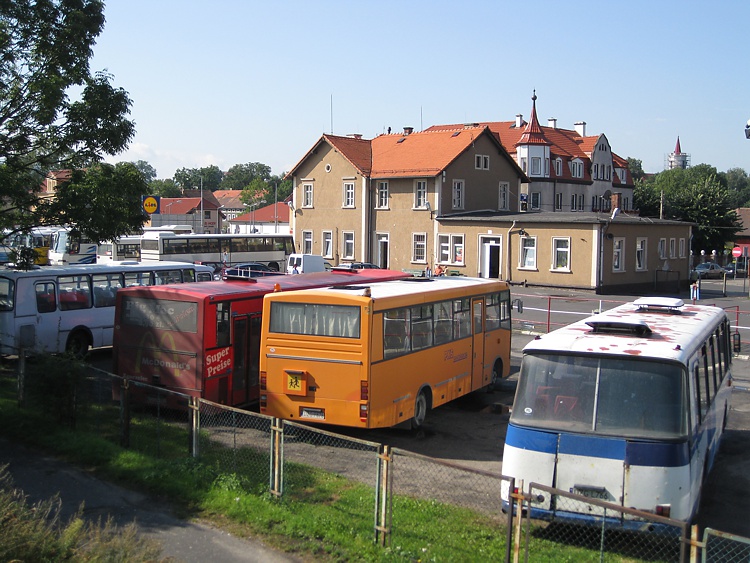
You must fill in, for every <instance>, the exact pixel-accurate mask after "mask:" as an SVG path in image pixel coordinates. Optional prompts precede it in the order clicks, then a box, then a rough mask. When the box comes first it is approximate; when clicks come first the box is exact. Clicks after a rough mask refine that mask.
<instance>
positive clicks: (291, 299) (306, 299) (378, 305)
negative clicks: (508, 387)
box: [260, 276, 511, 428]
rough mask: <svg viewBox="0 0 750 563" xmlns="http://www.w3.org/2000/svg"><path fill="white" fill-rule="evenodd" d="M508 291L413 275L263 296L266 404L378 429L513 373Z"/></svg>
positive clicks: (473, 281) (421, 416)
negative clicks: (383, 280) (377, 281)
mask: <svg viewBox="0 0 750 563" xmlns="http://www.w3.org/2000/svg"><path fill="white" fill-rule="evenodd" d="M510 309H511V302H510V289H509V287H508V284H507V283H506V282H501V281H497V280H489V279H479V278H466V277H458V276H456V277H439V278H409V279H404V280H398V281H389V282H381V283H369V284H356V285H354V284H353V285H349V286H341V287H336V288H325V289H314V290H305V291H289V292H281V293H273V294H268V295H266V297H265V299H264V304H263V320H262V325H263V326H262V334H261V355H260V389H261V390H260V411H261V412H262V413H265V414H268V415H271V416H275V417H278V418H284V419H290V420H299V421H303V422H315V423H325V424H334V425H340V426H354V427H361V428H378V427H388V426H395V425H397V424H400V423H403V422H409V423H410V424H411V426H412V428H417V427H419V426H421V425H422V424H423V422H424V420H425V416H426V415H427V412H428V411H429V410H430V409H431V408H434V407H437V406H439V405H443V404H445V403H447V402H449V401H452V400H453V399H456V398H458V397H461V396H462V395H466V394H467V393H470V392H472V391H476V390H477V389H481V388H483V387H486V386H488V385H491V384H493V383H494V382H495V381H497V380H498V379H500V378H503V377H507V376H508V375H509V373H510V338H511V318H510Z"/></svg>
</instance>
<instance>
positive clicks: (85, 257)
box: [49, 229, 98, 266]
mask: <svg viewBox="0 0 750 563" xmlns="http://www.w3.org/2000/svg"><path fill="white" fill-rule="evenodd" d="M97 250H98V245H97V244H96V243H95V242H92V241H90V240H89V239H88V238H86V237H84V236H81V235H78V236H73V235H72V234H71V232H70V229H59V230H57V231H56V232H55V233H54V234H53V235H52V242H51V245H50V248H49V264H50V266H70V265H73V264H95V263H96V253H97Z"/></svg>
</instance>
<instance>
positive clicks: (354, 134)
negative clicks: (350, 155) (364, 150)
mask: <svg viewBox="0 0 750 563" xmlns="http://www.w3.org/2000/svg"><path fill="white" fill-rule="evenodd" d="M347 137H351V138H352V139H361V138H362V133H349V134H348V135H347Z"/></svg>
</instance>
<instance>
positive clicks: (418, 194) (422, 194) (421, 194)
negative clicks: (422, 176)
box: [414, 180, 427, 209]
mask: <svg viewBox="0 0 750 563" xmlns="http://www.w3.org/2000/svg"><path fill="white" fill-rule="evenodd" d="M425 207H427V180H415V181H414V208H415V209H424V208H425Z"/></svg>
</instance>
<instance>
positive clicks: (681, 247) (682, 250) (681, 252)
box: [680, 238, 685, 258]
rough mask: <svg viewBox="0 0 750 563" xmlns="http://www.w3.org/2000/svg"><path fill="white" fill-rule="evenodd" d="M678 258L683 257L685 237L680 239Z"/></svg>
mask: <svg viewBox="0 0 750 563" xmlns="http://www.w3.org/2000/svg"><path fill="white" fill-rule="evenodd" d="M680 258H685V239H684V238H681V239H680Z"/></svg>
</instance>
